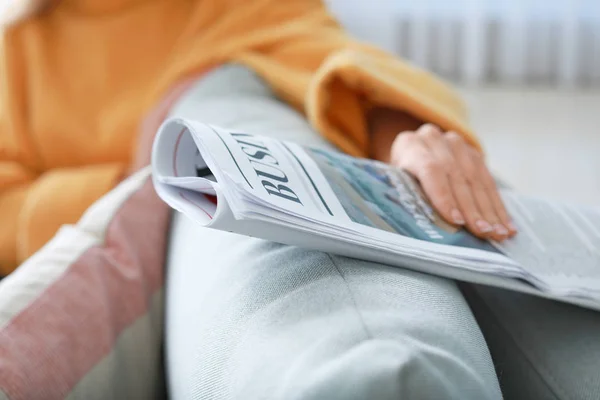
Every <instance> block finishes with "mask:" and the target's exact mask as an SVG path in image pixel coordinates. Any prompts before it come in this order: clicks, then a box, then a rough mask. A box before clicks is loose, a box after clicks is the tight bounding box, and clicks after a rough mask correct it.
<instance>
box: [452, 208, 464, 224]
mask: <svg viewBox="0 0 600 400" xmlns="http://www.w3.org/2000/svg"><path fill="white" fill-rule="evenodd" d="M450 215H451V216H452V221H454V223H455V224H457V225H464V224H465V218H464V217H463V215H462V214H461V212H460V211H458V210H457V209H456V208H455V209H454V210H452V211H451V212H450Z"/></svg>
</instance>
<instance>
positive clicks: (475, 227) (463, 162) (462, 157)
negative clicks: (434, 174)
mask: <svg viewBox="0 0 600 400" xmlns="http://www.w3.org/2000/svg"><path fill="white" fill-rule="evenodd" d="M445 139H446V140H447V142H448V144H449V147H450V149H451V150H452V153H453V154H454V157H455V158H456V161H457V164H458V166H459V168H460V170H461V176H462V177H463V179H464V181H460V182H457V186H458V189H459V190H461V199H463V201H465V202H466V204H465V207H469V210H468V211H466V210H465V213H466V214H467V215H465V217H466V220H467V227H468V228H469V230H470V231H471V232H473V233H474V234H476V235H477V236H479V237H484V238H493V239H496V240H501V239H502V235H500V234H499V233H497V232H495V231H494V225H495V224H497V223H498V222H499V220H498V218H497V216H496V214H495V212H494V208H493V206H492V204H491V201H490V200H489V199H488V197H487V194H486V191H485V188H484V186H483V184H482V183H481V180H480V178H479V174H478V171H477V165H476V164H475V162H474V161H473V159H472V158H471V154H470V153H469V151H468V149H469V145H468V144H467V143H466V142H465V141H464V140H463V139H462V137H461V136H460V135H458V134H456V133H454V132H448V133H447V134H446V135H445ZM459 201H460V200H459Z"/></svg>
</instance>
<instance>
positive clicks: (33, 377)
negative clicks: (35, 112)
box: [0, 169, 170, 399]
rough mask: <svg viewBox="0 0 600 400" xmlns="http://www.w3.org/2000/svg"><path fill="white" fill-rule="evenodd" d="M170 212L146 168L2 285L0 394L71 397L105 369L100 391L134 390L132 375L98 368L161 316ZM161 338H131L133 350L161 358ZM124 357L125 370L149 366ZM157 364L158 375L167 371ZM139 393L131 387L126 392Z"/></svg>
mask: <svg viewBox="0 0 600 400" xmlns="http://www.w3.org/2000/svg"><path fill="white" fill-rule="evenodd" d="M169 214H170V213H169V210H168V207H167V206H166V205H165V204H164V203H163V202H162V201H161V200H160V199H159V198H158V196H157V195H156V193H155V192H154V188H153V186H152V182H151V180H150V178H149V171H148V170H147V169H146V170H144V171H141V172H139V173H137V174H136V175H134V176H133V177H131V178H129V179H128V180H126V181H124V182H123V183H122V184H121V185H120V186H119V187H118V188H117V189H115V190H114V191H113V192H111V193H110V194H109V195H108V196H106V197H104V198H103V199H101V200H100V201H99V202H98V203H97V204H95V205H94V206H92V208H91V209H90V210H88V212H87V214H86V215H84V217H83V218H82V219H81V221H80V222H79V223H78V224H77V225H75V226H71V227H65V228H63V229H62V230H61V231H60V232H59V233H58V235H57V236H56V237H55V238H54V239H53V240H52V241H51V242H50V243H49V244H48V245H47V246H46V247H44V248H43V249H42V250H41V251H40V252H39V253H38V254H36V255H35V256H34V257H32V258H31V259H30V260H29V261H28V262H27V263H25V264H23V265H22V266H21V267H20V268H19V269H18V270H17V271H16V272H15V273H14V274H13V275H11V276H9V277H8V278H6V279H5V280H3V281H1V282H0V398H3V397H4V398H9V399H59V398H65V397H68V396H69V395H70V394H71V392H72V391H73V389H74V388H75V387H76V386H77V385H78V383H79V382H80V381H82V379H84V378H85V379H86V380H87V381H88V382H89V381H94V379H95V378H94V376H91V377H90V376H89V375H90V374H92V375H93V374H97V375H98V376H97V380H98V383H99V384H98V387H97V392H96V393H94V396H93V397H94V398H105V397H104V396H102V395H100V394H101V391H102V390H105V389H107V388H110V387H111V386H112V387H117V386H118V387H123V388H127V384H128V383H127V381H124V380H127V379H128V376H127V373H126V374H117V373H110V372H107V371H106V368H96V367H97V366H98V365H99V364H101V363H102V362H103V360H105V359H107V357H109V356H111V353H114V352H115V351H116V348H115V343H116V342H117V341H118V340H119V338H120V337H122V336H123V335H124V334H125V333H126V332H127V330H128V329H129V328H130V327H131V326H132V325H133V324H134V323H136V321H138V320H140V319H141V318H144V316H145V315H146V314H148V313H150V312H155V313H158V314H157V315H160V310H154V311H153V310H152V307H153V304H154V303H153V302H152V298H153V296H154V295H155V294H156V293H157V292H158V291H159V290H160V289H161V288H162V286H163V265H164V260H165V249H166V241H167V231H168V223H169ZM40 277H42V278H43V279H40ZM158 307H160V305H159V306H158ZM160 336H161V335H160V334H156V332H149V333H148V335H144V336H143V337H141V338H140V341H135V340H134V341H133V342H132V343H135V345H136V346H138V349H134V350H136V351H138V352H156V354H157V356H156V357H154V358H153V359H156V360H160V342H159V341H160ZM146 337H153V338H158V339H157V341H158V343H148V342H145V341H144V338H146ZM128 354H135V352H131V353H128ZM112 356H114V354H112ZM127 357H129V355H128V356H127ZM142 359H143V358H140V360H142ZM127 364H128V369H131V371H125V372H128V373H132V374H139V373H140V372H139V371H148V370H149V366H148V365H136V360H135V359H128V362H127ZM156 364H157V365H155V366H152V367H151V368H150V369H152V368H154V369H155V371H153V372H152V379H155V377H156V376H159V375H160V371H156V369H160V368H161V366H160V363H159V362H157V363H156ZM136 367H137V368H138V369H137V370H135V368H136ZM141 378H142V379H143V377H140V376H136V377H135V379H137V380H139V379H141ZM149 384H150V385H152V383H151V382H150V383H149ZM121 395H123V397H121ZM139 395H142V394H141V393H135V391H134V390H133V389H132V390H130V391H129V393H121V394H120V395H119V397H120V398H140V397H137V396H139ZM146 395H147V394H146ZM146 395H145V396H146ZM109 397H112V396H109ZM109 397H106V398H109Z"/></svg>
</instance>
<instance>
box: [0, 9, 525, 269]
mask: <svg viewBox="0 0 600 400" xmlns="http://www.w3.org/2000/svg"><path fill="white" fill-rule="evenodd" d="M15 4H17V5H19V4H21V5H25V6H27V5H28V4H29V5H30V6H28V7H24V8H25V9H28V10H30V9H32V8H35V7H34V6H36V7H37V8H38V9H39V10H40V12H39V13H38V14H37V15H35V16H32V17H31V18H29V19H28V20H26V21H21V22H19V23H14V24H12V25H11V26H9V27H8V28H7V29H6V30H5V32H4V34H3V41H4V48H3V53H2V55H1V60H2V64H1V74H2V75H1V76H2V79H3V85H2V103H1V104H2V106H1V107H0V112H1V113H2V114H0V220H2V222H3V223H2V225H1V227H0V266H1V269H0V273H2V274H5V275H6V274H8V273H9V272H10V271H11V270H12V269H13V268H14V267H15V266H16V265H18V264H19V263H20V262H22V261H23V260H25V259H26V258H27V257H29V256H30V255H31V254H33V253H34V252H35V251H36V250H37V249H39V248H40V247H41V246H42V245H43V244H44V243H45V242H47V241H48V239H49V238H51V237H52V236H53V235H54V233H55V232H56V230H57V229H58V227H59V226H60V225H62V224H65V223H73V222H75V221H77V219H78V218H79V216H80V215H81V214H82V212H83V211H84V210H85V209H86V208H87V207H88V206H89V205H90V204H91V203H92V202H93V201H94V200H96V199H97V198H99V197H100V196H101V195H102V194H104V193H106V192H107V191H108V190H109V189H110V188H111V187H113V186H114V185H115V184H116V183H117V182H118V181H119V180H120V179H121V178H122V177H123V176H125V175H126V174H128V173H129V172H130V171H131V167H133V169H135V168H138V167H139V166H140V165H142V164H144V163H145V162H146V161H147V158H146V159H144V157H145V155H142V154H140V155H139V157H142V158H139V157H138V159H134V158H136V154H137V152H138V148H140V147H143V146H144V145H143V144H136V141H137V140H138V132H139V131H140V130H139V128H140V124H141V121H142V118H143V116H145V115H146V114H147V113H148V111H149V109H150V108H151V107H153V106H154V105H155V104H157V103H158V102H159V100H160V99H161V97H163V96H165V93H166V92H167V91H168V90H169V89H172V88H173V87H174V86H175V84H176V83H180V82H181V81H182V80H184V79H186V78H189V77H199V76H201V75H202V74H203V73H205V72H206V71H207V70H209V69H211V68H214V67H216V66H218V65H220V64H223V63H226V62H239V63H242V64H245V65H247V66H249V67H250V68H252V69H253V70H254V71H256V72H257V73H258V74H259V75H261V76H262V77H263V78H264V79H265V80H266V81H267V82H268V83H269V84H270V85H271V86H272V87H273V88H274V90H275V91H276V93H277V94H278V95H279V96H281V97H282V98H283V99H284V100H285V101H287V102H288V103H289V104H290V105H292V106H293V107H295V108H297V109H299V110H301V111H303V112H304V113H305V114H306V115H307V117H308V118H309V120H310V121H311V122H312V124H313V126H314V127H315V128H316V129H318V130H319V131H320V132H321V133H322V134H323V135H324V136H325V137H326V138H327V139H329V140H330V141H331V142H332V143H333V144H335V145H337V146H338V147H339V148H340V149H342V150H344V151H346V152H347V153H350V154H353V155H362V156H371V157H375V158H378V159H380V160H384V161H391V162H393V163H396V164H397V165H399V166H402V167H404V168H406V169H408V170H409V171H410V172H412V173H413V174H415V175H416V176H417V177H418V178H419V179H421V182H422V184H423V186H424V188H425V190H426V192H427V193H428V194H429V195H430V196H431V199H432V201H433V203H434V204H435V206H436V207H437V208H438V209H439V210H440V212H441V214H442V215H443V216H444V217H446V218H447V219H448V220H449V221H450V222H453V223H456V224H466V226H467V228H468V229H470V230H471V231H472V232H473V233H475V234H477V235H479V236H483V237H494V238H496V239H502V238H505V237H507V236H508V235H509V234H510V233H511V232H512V233H514V229H513V227H512V226H511V225H510V221H509V219H508V216H507V215H506V212H505V210H504V208H503V206H502V203H501V201H500V198H499V196H498V194H497V192H496V189H495V187H494V184H493V181H492V179H491V177H490V174H489V173H488V172H487V169H486V168H485V166H484V164H483V159H482V157H481V156H480V155H479V153H478V152H477V151H476V150H475V148H478V142H477V140H476V139H475V137H474V136H473V134H472V133H471V131H470V130H469V127H468V126H467V123H466V119H465V113H464V110H463V108H462V105H461V103H460V101H459V99H458V98H457V97H456V96H455V94H454V93H453V92H452V91H451V90H449V89H448V88H446V87H445V86H444V85H443V84H442V83H440V82H438V81H437V80H435V79H434V78H433V77H431V76H429V75H427V74H425V73H423V72H421V71H418V70H416V69H414V68H412V67H410V66H408V65H406V64H404V63H402V62H400V61H398V60H396V59H393V58H392V57H390V56H388V55H387V54H385V53H383V52H382V51H379V50H377V49H375V48H372V47H369V46H367V45H364V44H361V43H358V42H356V41H353V40H351V39H350V38H348V37H347V36H346V35H345V34H344V33H343V32H342V30H341V29H340V28H339V26H338V25H337V24H336V22H335V21H334V20H333V19H332V18H331V17H330V16H329V14H328V13H327V12H326V10H325V9H324V7H323V5H322V4H321V3H320V1H317V0H295V1H288V2H285V3H283V2H279V1H274V0H257V1H239V0H238V1H214V0H212V1H209V0H204V1H200V0H198V1H184V0H176V1H165V0H160V1H159V0H154V1H142V0H110V1H100V0H63V1H45V2H44V1H38V2H20V3H19V2H17V3H15ZM381 107H386V108H387V109H386V108H381ZM423 122H430V123H433V124H436V125H438V126H439V127H440V128H439V129H438V128H437V127H436V126H434V125H426V126H423V127H422V128H421V129H420V130H419V131H418V133H411V134H407V135H401V136H399V138H398V140H397V141H396V142H395V145H394V149H393V151H392V152H390V147H391V145H392V142H393V141H394V138H395V137H396V134H397V133H398V132H401V131H405V130H406V131H416V130H417V129H418V128H419V126H421V125H422V123H423ZM368 124H370V125H371V126H372V128H373V129H372V131H373V134H372V135H369V132H368V129H367V125H368ZM153 128H154V127H152V129H153ZM445 131H453V133H450V134H447V135H446V134H444V135H442V132H445ZM454 132H455V133H454ZM148 139H149V138H145V140H146V141H149V140H148ZM142 141H143V139H142ZM470 145H473V146H475V147H471V146H470ZM144 148H145V147H144Z"/></svg>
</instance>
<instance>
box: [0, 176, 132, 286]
mask: <svg viewBox="0 0 600 400" xmlns="http://www.w3.org/2000/svg"><path fill="white" fill-rule="evenodd" d="M2 167H3V166H2V164H0V174H1V173H2ZM123 173H124V166H122V165H120V164H103V165H92V166H85V167H76V168H65V169H55V170H50V171H47V172H45V173H44V174H42V175H40V176H38V177H37V178H35V179H33V180H30V181H29V182H21V183H19V184H13V185H11V186H8V187H7V186H5V187H4V188H0V220H1V221H2V223H1V224H0V274H2V275H6V274H8V273H10V272H11V271H12V270H13V269H14V268H15V267H16V266H17V265H18V264H19V263H21V262H22V261H24V260H25V259H26V258H27V257H29V256H31V255H32V254H33V253H35V252H36V251H37V250H38V249H39V248H41V247H42V246H43V245H44V244H45V243H46V242H47V241H48V240H50V239H51V238H52V236H54V234H55V233H56V231H57V230H58V228H60V226H61V225H63V224H71V223H75V222H77V221H78V220H79V217H81V215H82V214H83V212H84V211H85V210H86V209H87V208H88V207H89V206H90V205H91V204H92V203H93V202H94V201H96V200H97V199H99V198H100V197H101V196H102V195H103V194H105V193H106V192H108V191H109V190H110V189H111V188H113V187H114V186H115V184H116V183H117V182H118V180H119V179H120V177H121V175H122V174H123Z"/></svg>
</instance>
